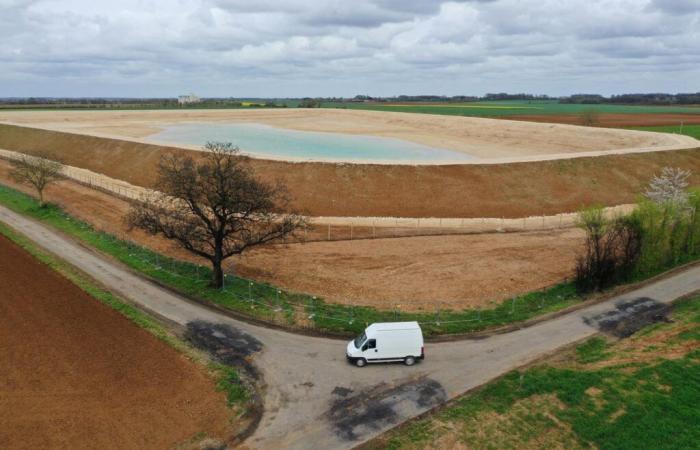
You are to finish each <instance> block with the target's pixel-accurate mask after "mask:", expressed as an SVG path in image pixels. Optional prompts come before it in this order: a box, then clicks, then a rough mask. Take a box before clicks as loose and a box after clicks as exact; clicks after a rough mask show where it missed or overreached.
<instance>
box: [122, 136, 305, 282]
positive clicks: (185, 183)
mask: <svg viewBox="0 0 700 450" xmlns="http://www.w3.org/2000/svg"><path fill="white" fill-rule="evenodd" d="M205 149H206V150H207V152H206V153H205V156H204V157H203V159H202V160H200V161H198V162H195V160H194V159H193V158H192V157H190V156H181V155H179V154H169V155H165V156H163V157H162V158H161V161H160V164H159V168H158V175H159V176H158V182H157V188H158V190H159V191H160V192H161V193H162V194H160V195H156V196H154V197H152V198H150V199H146V200H144V201H142V202H138V203H135V204H134V205H133V206H132V208H131V210H130V211H129V214H128V216H127V222H128V223H129V225H130V226H131V227H136V228H140V229H143V230H145V231H147V232H148V233H151V234H154V235H157V234H160V235H162V236H165V237H166V238H167V239H172V240H174V241H176V242H177V243H178V244H179V245H180V246H181V247H182V248H184V249H186V250H188V251H189V252H191V253H193V254H195V255H198V256H201V257H203V258H206V259H208V260H209V261H210V262H211V264H212V268H213V275H212V280H211V284H212V286H214V287H221V286H222V285H223V271H222V267H221V264H222V262H223V261H224V260H225V259H226V258H229V257H231V256H233V255H237V254H241V253H243V252H244V251H245V250H247V249H249V248H251V247H254V246H258V245H262V244H265V243H269V242H272V241H278V240H281V239H283V238H285V237H287V236H290V235H294V233H295V232H296V231H298V230H300V229H302V228H303V227H305V226H306V223H307V222H306V219H305V218H304V217H303V216H301V215H298V214H294V213H283V212H282V211H284V210H286V209H287V206H288V198H287V195H286V189H285V187H284V186H283V185H281V184H279V183H278V184H277V185H271V184H268V183H265V182H262V181H260V180H258V179H257V178H256V177H255V175H254V173H253V171H252V168H251V167H250V165H249V164H248V160H247V158H245V157H243V156H241V155H240V154H239V151H238V148H237V147H234V146H233V145H232V144H230V143H208V144H207V145H206V146H205Z"/></svg>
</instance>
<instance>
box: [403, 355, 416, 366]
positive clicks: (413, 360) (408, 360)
mask: <svg viewBox="0 0 700 450" xmlns="http://www.w3.org/2000/svg"><path fill="white" fill-rule="evenodd" d="M403 362H404V364H406V365H407V366H412V365H414V364H415V363H416V358H414V357H413V356H407V357H406V358H404V360H403Z"/></svg>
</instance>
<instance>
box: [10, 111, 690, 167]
mask: <svg viewBox="0 0 700 450" xmlns="http://www.w3.org/2000/svg"><path fill="white" fill-rule="evenodd" d="M0 121H7V122H9V123H15V124H19V125H27V126H32V127H37V128H44V129H50V130H56V131H64V132H69V133H79V134H88V135H93V136H100V137H106V138H116V139H123V138H127V139H129V140H133V139H134V138H136V139H137V140H138V139H139V138H143V137H148V136H149V135H151V134H154V132H157V131H158V130H159V129H162V128H164V127H166V126H168V125H169V124H176V123H182V122H186V123H190V124H191V123H195V124H196V123H200V124H201V123H231V122H236V123H255V124H264V125H269V126H273V127H276V128H285V129H292V130H297V131H312V132H331V133H343V134H360V135H369V136H378V137H389V138H395V139H402V140H404V141H409V142H415V143H418V144H423V145H428V146H433V147H437V148H445V149H449V150H454V151H457V152H464V153H467V154H469V155H471V156H473V157H477V158H486V159H490V158H518V157H527V156H533V155H551V154H561V153H578V152H585V151H601V150H618V149H633V148H645V147H664V146H668V145H676V144H677V140H676V139H674V138H673V137H670V136H665V135H661V134H657V135H650V134H646V133H638V132H635V131H629V130H610V129H595V130H591V129H587V128H582V127H572V126H564V125H541V124H537V123H526V122H523V121H503V120H495V119H491V118H483V117H458V116H450V115H433V114H412V113H406V112H392V111H361V110H345V109H328V108H322V109H305V108H302V109H298V108H289V109H257V110H255V109H254V110H251V109H209V110H150V111H59V110H54V111H29V112H26V111H13V112H0ZM677 148H678V147H677ZM302 159H307V158H302ZM321 159H322V157H321Z"/></svg>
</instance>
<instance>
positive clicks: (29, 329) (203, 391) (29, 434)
mask: <svg viewBox="0 0 700 450" xmlns="http://www.w3.org/2000/svg"><path fill="white" fill-rule="evenodd" d="M0 286H2V290H1V293H0V297H1V301H0V424H2V426H0V448H8V449H9V448H12V449H19V448H52V449H58V448H66V449H75V448H100V449H132V448H133V449H143V448H170V447H172V446H173V445H175V444H178V443H181V442H184V441H186V440H189V439H191V438H192V437H193V436H195V435H197V434H199V433H202V432H204V433H206V434H208V435H210V436H218V437H222V436H226V435H227V434H228V433H229V432H231V431H232V430H231V429H230V427H231V425H230V423H229V416H230V411H229V410H228V409H227V408H226V406H225V404H226V399H225V397H224V395H223V394H222V393H219V392H216V389H215V386H214V382H213V380H212V379H210V378H209V377H208V375H206V374H205V373H204V372H203V371H202V369H201V368H200V367H198V366H197V365H195V363H193V362H192V361H190V360H188V359H187V358H186V357H185V356H183V355H182V354H180V353H178V352H177V351H175V350H174V349H172V348H171V347H169V346H168V345H166V344H164V343H163V342H161V341H159V340H158V339H156V338H155V337H154V336H152V335H151V334H150V333H148V332H146V331H145V330H142V329H140V328H138V327H136V326H135V325H133V324H132V323H130V322H129V321H128V320H127V319H126V318H124V317H123V316H122V315H120V314H119V313H117V312H115V311H113V310H112V309H110V308H108V307H106V306H104V305H102V304H101V303H99V302H98V301H96V300H95V299H93V298H91V297H89V296H88V295H87V294H86V293H85V292H83V291H82V290H80V289H79V288H78V287H77V286H75V285H74V284H72V283H71V282H69V281H68V280H66V279H65V278H63V277H61V276H60V275H58V274H57V273H55V272H54V271H52V270H51V269H49V268H48V267H47V266H45V265H43V264H41V263H39V262H38V261H36V260H35V259H33V258H32V257H31V256H29V254H27V253H25V252H24V251H22V250H21V249H20V248H19V247H17V246H15V245H14V244H12V243H11V242H9V241H8V240H7V239H6V238H4V237H3V236H0Z"/></svg>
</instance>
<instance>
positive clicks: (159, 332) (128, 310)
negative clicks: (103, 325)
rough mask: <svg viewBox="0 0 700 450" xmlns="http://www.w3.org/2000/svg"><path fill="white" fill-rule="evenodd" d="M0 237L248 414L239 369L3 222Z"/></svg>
mask: <svg viewBox="0 0 700 450" xmlns="http://www.w3.org/2000/svg"><path fill="white" fill-rule="evenodd" d="M0 234H2V235H4V236H6V237H7V238H8V239H10V240H11V241H13V242H14V243H16V244H17V245H19V246H20V247H22V248H23V249H24V250H26V251H27V252H28V253H29V254H31V255H32V256H33V257H35V258H36V259H37V260H39V261H41V262H42V263H44V264H46V265H47V266H49V267H50V268H51V269H53V270H55V271H56V272H58V273H60V274H61V275H62V276H64V277H65V278H67V279H68V280H70V281H71V282H72V283H73V284H75V285H76V286H78V287H79V288H80V289H82V290H83V291H85V292H87V293H88V294H89V295H90V296H91V297H93V298H95V299H96V300H98V301H100V302H101V303H104V304H105V305H107V306H109V307H110V308H112V309H114V310H115V311H117V312H119V313H120V314H122V315H123V316H124V317H126V318H127V319H129V320H130V321H131V322H133V323H134V324H135V325H137V326H139V327H141V328H143V329H144V330H146V331H148V332H149V333H151V334H152V335H153V336H155V337H157V338H158V339H160V340H162V341H163V342H165V343H166V344H168V345H170V346H171V347H173V348H174V349H176V350H178V351H179V352H181V353H184V354H185V355H187V356H188V357H189V358H190V359H192V360H193V361H196V362H197V363H199V364H201V365H204V366H205V367H206V369H207V370H209V371H210V373H211V374H212V375H213V377H214V380H215V381H216V388H217V389H218V390H220V391H223V392H224V393H225V395H226V399H227V403H228V405H229V407H232V408H235V409H241V410H240V411H239V413H241V414H242V413H244V412H245V409H244V407H245V405H246V404H247V402H248V400H249V399H250V398H251V395H250V393H249V388H248V387H247V386H246V385H245V384H244V383H243V382H242V381H241V379H240V376H239V375H238V372H237V371H236V370H235V369H233V368H231V367H228V366H226V365H223V364H220V363H216V362H210V361H205V360H204V358H203V357H202V356H201V355H200V354H199V353H198V352H197V351H196V350H195V349H194V348H192V347H191V346H190V345H189V344H187V343H186V342H184V341H182V340H180V339H179V338H178V337H177V336H175V335H174V334H172V333H171V332H170V331H168V330H167V329H166V328H165V327H164V326H163V325H162V324H161V323H159V322H158V321H157V320H155V319H154V318H152V317H151V316H149V315H148V314H146V313H145V312H143V311H141V310H139V309H137V308H135V307H134V306H132V305H129V304H127V303H124V302H123V301H121V300H120V299H119V298H118V297H116V296H115V295H113V294H112V293H110V292H108V291H106V290H104V289H102V288H100V287H98V286H97V285H95V284H94V283H93V282H92V281H91V280H89V279H88V278H87V277H86V276H85V275H83V274H82V273H81V272H79V271H78V270H76V269H75V268H74V267H72V266H71V265H70V264H68V263H66V262H63V261H61V260H60V259H57V258H55V257H53V256H51V255H49V254H48V253H46V252H44V251H42V250H40V249H39V248H38V247H37V246H36V245H35V244H34V243H33V242H31V241H30V240H29V239H27V238H26V237H24V236H23V235H21V234H19V233H17V232H15V231H14V230H12V229H11V228H9V227H8V226H6V225H5V224H3V223H0Z"/></svg>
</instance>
